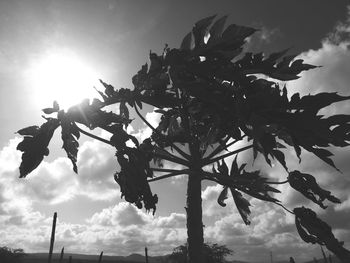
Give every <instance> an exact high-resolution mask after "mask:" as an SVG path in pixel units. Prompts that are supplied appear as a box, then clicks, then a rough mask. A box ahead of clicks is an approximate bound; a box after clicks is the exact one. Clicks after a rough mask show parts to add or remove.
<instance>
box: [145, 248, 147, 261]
mask: <svg viewBox="0 0 350 263" xmlns="http://www.w3.org/2000/svg"><path fill="white" fill-rule="evenodd" d="M145 256H146V263H148V249H147V247H145Z"/></svg>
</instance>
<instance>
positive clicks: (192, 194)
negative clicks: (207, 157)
mask: <svg viewBox="0 0 350 263" xmlns="http://www.w3.org/2000/svg"><path fill="white" fill-rule="evenodd" d="M201 190H202V189H201V170H200V169H198V170H195V171H193V172H191V173H190V174H189V177H188V186H187V208H186V212H187V243H188V263H202V262H204V256H203V243H204V240H203V223H202V196H201V194H202V192H201Z"/></svg>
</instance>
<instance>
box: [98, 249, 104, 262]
mask: <svg viewBox="0 0 350 263" xmlns="http://www.w3.org/2000/svg"><path fill="white" fill-rule="evenodd" d="M102 256H103V251H102V252H101V254H100V257H99V259H98V263H101V262H102Z"/></svg>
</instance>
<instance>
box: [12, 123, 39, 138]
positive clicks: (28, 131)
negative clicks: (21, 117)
mask: <svg viewBox="0 0 350 263" xmlns="http://www.w3.org/2000/svg"><path fill="white" fill-rule="evenodd" d="M39 130H40V128H39V126H37V125H33V126H29V127H26V128H23V129H20V130H19V131H17V133H18V134H20V135H23V136H24V135H29V136H34V135H36V134H38V132H39Z"/></svg>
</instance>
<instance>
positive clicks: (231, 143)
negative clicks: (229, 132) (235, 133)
mask: <svg viewBox="0 0 350 263" xmlns="http://www.w3.org/2000/svg"><path fill="white" fill-rule="evenodd" d="M246 136H247V135H243V136H242V138H241V140H242V139H243V138H244V137H246ZM230 138H231V137H228V138H227V139H225V142H224V144H225V145H222V144H220V145H219V146H218V147H216V149H215V150H214V151H212V152H211V153H210V154H209V155H208V156H207V157H205V159H204V160H207V159H210V158H212V157H214V156H215V155H217V154H218V153H219V152H221V151H223V150H224V149H227V148H228V147H230V146H231V145H233V144H235V143H236V142H238V141H240V140H234V141H232V142H230V143H229V144H226V143H227V142H228V141H229V140H230Z"/></svg>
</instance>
